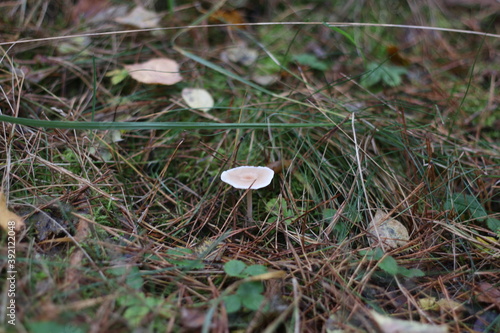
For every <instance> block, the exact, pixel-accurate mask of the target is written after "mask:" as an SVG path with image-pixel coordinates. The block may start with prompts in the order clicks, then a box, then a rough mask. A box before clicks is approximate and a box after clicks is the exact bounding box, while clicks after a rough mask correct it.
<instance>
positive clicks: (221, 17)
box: [208, 9, 246, 30]
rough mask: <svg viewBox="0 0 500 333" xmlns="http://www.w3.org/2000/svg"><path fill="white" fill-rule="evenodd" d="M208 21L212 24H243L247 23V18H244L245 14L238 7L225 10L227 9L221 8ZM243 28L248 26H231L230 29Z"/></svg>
mask: <svg viewBox="0 0 500 333" xmlns="http://www.w3.org/2000/svg"><path fill="white" fill-rule="evenodd" d="M208 22H209V23H210V24H220V23H222V24H241V23H245V20H244V19H243V14H242V13H241V12H240V11H239V10H236V9H231V10H225V9H219V10H217V11H216V12H214V13H213V14H212V15H210V17H209V18H208ZM241 28H246V26H244V25H242V26H235V27H229V29H231V30H232V29H241Z"/></svg>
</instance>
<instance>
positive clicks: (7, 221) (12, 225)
mask: <svg viewBox="0 0 500 333" xmlns="http://www.w3.org/2000/svg"><path fill="white" fill-rule="evenodd" d="M0 227H2V228H3V229H5V230H6V231H7V232H9V231H20V230H21V229H22V228H24V221H23V219H22V218H21V217H20V216H18V215H16V214H14V213H13V212H11V211H10V210H9V209H8V208H7V200H6V198H5V195H4V194H3V193H1V192H0Z"/></svg>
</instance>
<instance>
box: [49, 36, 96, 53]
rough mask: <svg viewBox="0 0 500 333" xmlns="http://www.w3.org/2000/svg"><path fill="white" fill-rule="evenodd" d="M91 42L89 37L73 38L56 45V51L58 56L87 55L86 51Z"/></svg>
mask: <svg viewBox="0 0 500 333" xmlns="http://www.w3.org/2000/svg"><path fill="white" fill-rule="evenodd" d="M90 43H91V41H90V38H89V37H83V36H80V37H75V38H72V39H70V40H68V41H66V42H62V43H59V44H57V51H58V52H59V53H60V54H74V53H80V54H81V55H88V54H89V51H88V50H86V49H87V47H88V46H89V45H90Z"/></svg>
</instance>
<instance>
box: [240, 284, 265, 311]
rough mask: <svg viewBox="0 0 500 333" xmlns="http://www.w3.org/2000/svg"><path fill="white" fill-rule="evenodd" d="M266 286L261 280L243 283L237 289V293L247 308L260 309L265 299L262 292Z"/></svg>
mask: <svg viewBox="0 0 500 333" xmlns="http://www.w3.org/2000/svg"><path fill="white" fill-rule="evenodd" d="M263 292H264V286H263V285H262V282H260V281H252V282H246V283H243V284H242V285H241V286H239V288H238V290H237V291H236V295H237V296H238V297H239V298H240V300H241V303H242V304H243V306H245V307H246V308H247V309H250V310H258V309H259V307H260V304H261V303H262V301H263V300H264V296H263V295H262V293H263Z"/></svg>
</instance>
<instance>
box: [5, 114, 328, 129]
mask: <svg viewBox="0 0 500 333" xmlns="http://www.w3.org/2000/svg"><path fill="white" fill-rule="evenodd" d="M0 121H4V122H7V123H11V124H18V125H25V126H31V127H39V128H61V129H80V130H152V129H180V130H189V129H259V128H260V129H265V128H304V127H334V126H336V124H334V123H207V122H96V121H89V122H85V121H59V120H37V119H26V118H15V117H11V116H4V115H0Z"/></svg>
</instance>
